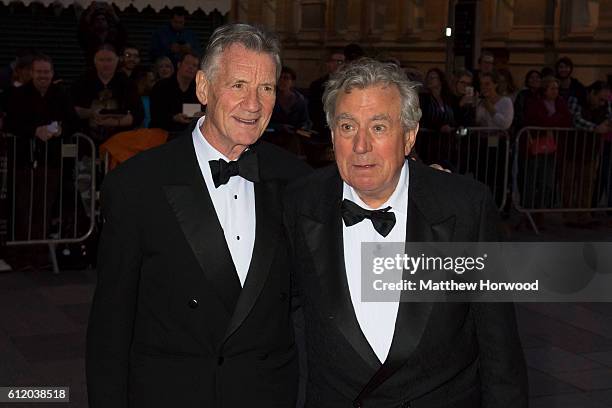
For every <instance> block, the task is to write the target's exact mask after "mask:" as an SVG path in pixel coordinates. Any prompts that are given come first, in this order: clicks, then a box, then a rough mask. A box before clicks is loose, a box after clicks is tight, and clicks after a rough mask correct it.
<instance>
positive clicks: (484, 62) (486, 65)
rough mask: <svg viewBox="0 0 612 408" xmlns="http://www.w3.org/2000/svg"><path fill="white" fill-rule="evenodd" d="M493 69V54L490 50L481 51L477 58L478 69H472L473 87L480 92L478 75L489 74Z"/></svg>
mask: <svg viewBox="0 0 612 408" xmlns="http://www.w3.org/2000/svg"><path fill="white" fill-rule="evenodd" d="M494 70H495V55H493V53H492V52H490V51H483V52H482V54H480V57H479V58H478V69H476V70H474V88H475V89H476V91H478V92H480V76H481V75H482V74H490V73H492V72H493V71H494Z"/></svg>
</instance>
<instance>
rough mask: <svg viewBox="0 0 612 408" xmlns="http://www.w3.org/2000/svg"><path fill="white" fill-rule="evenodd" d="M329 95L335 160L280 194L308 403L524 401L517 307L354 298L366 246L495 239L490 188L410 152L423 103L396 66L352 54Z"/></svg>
mask: <svg viewBox="0 0 612 408" xmlns="http://www.w3.org/2000/svg"><path fill="white" fill-rule="evenodd" d="M323 98H324V107H325V112H326V115H327V121H328V123H329V127H330V129H331V131H332V141H333V146H334V151H335V155H336V165H332V166H330V167H327V168H323V169H319V170H317V171H315V172H314V173H312V174H311V175H309V176H307V177H305V178H303V179H301V180H299V181H297V182H295V183H294V184H292V185H291V186H290V187H289V188H288V189H287V191H286V193H285V200H286V201H285V223H286V226H287V229H288V235H289V239H290V241H291V247H292V250H293V257H294V258H295V259H297V260H298V262H297V264H296V269H295V270H294V273H295V276H296V278H295V280H296V282H297V288H298V293H299V296H300V297H301V303H302V309H303V313H304V317H305V327H306V332H305V334H306V345H307V353H306V354H307V357H308V383H307V391H306V406H307V407H326V408H335V407H338V408H341V407H349V406H353V407H376V408H398V407H410V406H414V407H432V408H433V407H436V408H441V407H449V408H450V407H453V408H457V407H465V408H468V407H469V408H475V407H517V408H518V407H521V408H522V407H526V406H527V381H526V373H525V363H524V359H523V354H522V350H521V345H520V342H519V339H518V335H517V330H516V322H515V317H514V309H513V306H512V305H511V304H495V303H488V304H478V303H423V302H405V301H402V300H405V298H400V297H399V296H396V297H394V298H393V299H391V301H388V302H365V301H362V298H361V294H362V291H361V285H362V280H361V279H362V277H361V263H360V262H361V259H362V257H361V251H362V246H361V245H362V243H364V242H374V243H378V244H379V245H380V246H382V245H383V244H384V243H392V242H430V241H431V242H448V241H458V242H470V241H497V240H499V238H498V230H497V221H498V215H497V210H496V208H495V205H494V203H493V201H492V198H491V197H490V194H489V192H488V191H487V188H486V186H484V185H482V184H479V183H476V182H474V181H471V180H469V179H467V178H465V177H462V176H459V175H453V174H449V173H446V172H441V171H437V170H433V169H431V168H429V167H426V166H424V165H422V164H419V163H418V162H416V161H413V160H406V156H408V155H409V153H410V152H411V150H412V148H413V146H414V142H415V138H416V134H417V131H418V121H419V119H420V116H421V111H420V108H419V102H418V96H417V92H416V89H415V86H414V84H413V83H411V82H410V81H408V79H407V78H406V76H405V74H404V73H403V72H402V71H401V69H400V68H399V67H397V66H395V65H394V64H385V63H382V62H377V61H375V60H371V59H361V60H358V61H356V62H354V63H352V64H350V65H348V66H346V67H344V68H343V69H341V70H340V71H339V72H337V73H336V74H334V75H332V77H331V78H330V80H329V82H328V83H327V88H326V91H325V94H324V97H323ZM366 218H367V220H366ZM402 296H404V294H403V295H402Z"/></svg>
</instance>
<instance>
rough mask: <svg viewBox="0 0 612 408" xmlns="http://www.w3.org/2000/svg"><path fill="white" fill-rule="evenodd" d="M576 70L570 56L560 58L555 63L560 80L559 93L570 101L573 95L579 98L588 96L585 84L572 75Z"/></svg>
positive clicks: (556, 73)
mask: <svg viewBox="0 0 612 408" xmlns="http://www.w3.org/2000/svg"><path fill="white" fill-rule="evenodd" d="M573 72H574V62H573V61H572V60H571V59H569V58H568V57H562V58H559V60H558V61H557V63H556V64H555V75H556V77H557V78H558V79H559V81H560V84H561V85H560V88H559V95H561V96H562V97H563V99H565V100H566V101H567V102H568V103H569V99H570V98H571V97H574V98H577V99H579V100H581V99H583V98H584V97H585V96H586V90H585V88H584V85H582V83H581V82H580V81H579V80H577V79H576V78H574V77H572V73H573Z"/></svg>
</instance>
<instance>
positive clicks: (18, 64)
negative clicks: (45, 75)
mask: <svg viewBox="0 0 612 408" xmlns="http://www.w3.org/2000/svg"><path fill="white" fill-rule="evenodd" d="M33 58H34V54H33V53H29V52H28V53H24V54H22V55H21V56H19V57H17V60H15V67H14V68H13V75H12V78H11V79H12V82H11V85H12V86H13V87H15V88H19V87H20V86H22V85H24V84H27V83H28V82H30V80H31V79H32V60H33Z"/></svg>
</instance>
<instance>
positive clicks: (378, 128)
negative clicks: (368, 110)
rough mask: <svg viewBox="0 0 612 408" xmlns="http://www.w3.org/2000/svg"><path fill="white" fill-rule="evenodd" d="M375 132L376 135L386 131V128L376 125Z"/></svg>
mask: <svg viewBox="0 0 612 408" xmlns="http://www.w3.org/2000/svg"><path fill="white" fill-rule="evenodd" d="M374 131H375V132H376V133H380V132H384V131H385V126H383V125H375V126H374Z"/></svg>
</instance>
